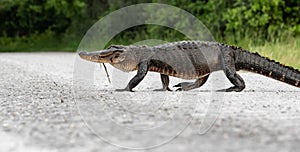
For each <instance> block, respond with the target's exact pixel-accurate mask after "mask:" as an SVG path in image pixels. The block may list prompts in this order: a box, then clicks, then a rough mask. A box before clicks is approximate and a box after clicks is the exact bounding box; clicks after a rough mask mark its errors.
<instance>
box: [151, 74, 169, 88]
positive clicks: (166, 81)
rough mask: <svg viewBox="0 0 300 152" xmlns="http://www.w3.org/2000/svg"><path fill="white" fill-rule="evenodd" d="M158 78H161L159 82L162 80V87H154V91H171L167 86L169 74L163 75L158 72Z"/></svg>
mask: <svg viewBox="0 0 300 152" xmlns="http://www.w3.org/2000/svg"><path fill="white" fill-rule="evenodd" d="M160 78H161V82H162V86H163V88H162V89H155V90H154V91H172V90H171V89H170V88H169V82H170V80H169V76H168V75H164V74H160Z"/></svg>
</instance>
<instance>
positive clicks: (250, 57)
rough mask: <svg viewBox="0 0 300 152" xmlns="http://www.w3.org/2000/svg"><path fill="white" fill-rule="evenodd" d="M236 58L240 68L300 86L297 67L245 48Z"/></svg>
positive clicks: (238, 52)
mask: <svg viewBox="0 0 300 152" xmlns="http://www.w3.org/2000/svg"><path fill="white" fill-rule="evenodd" d="M235 60H236V61H237V62H236V66H237V67H236V68H237V69H238V70H239V69H241V70H247V71H251V72H255V73H258V74H261V75H264V76H267V77H270V78H273V79H275V80H279V81H282V82H284V83H287V84H290V85H293V86H295V87H298V88H300V71H299V70H297V69H294V68H292V67H289V66H285V65H283V64H281V63H279V62H276V61H274V60H271V59H269V58H266V57H263V56H261V55H259V54H258V53H251V52H248V51H244V50H238V51H237V52H236V54H235Z"/></svg>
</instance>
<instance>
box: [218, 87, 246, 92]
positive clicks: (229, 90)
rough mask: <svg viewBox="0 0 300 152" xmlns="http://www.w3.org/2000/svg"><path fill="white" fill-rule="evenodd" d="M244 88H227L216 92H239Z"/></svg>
mask: <svg viewBox="0 0 300 152" xmlns="http://www.w3.org/2000/svg"><path fill="white" fill-rule="evenodd" d="M243 89H244V88H239V87H235V86H234V87H230V88H227V89H221V90H217V92H233V91H235V92H241V91H242V90H243Z"/></svg>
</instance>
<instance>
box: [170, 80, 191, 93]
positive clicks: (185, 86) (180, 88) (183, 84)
mask: <svg viewBox="0 0 300 152" xmlns="http://www.w3.org/2000/svg"><path fill="white" fill-rule="evenodd" d="M193 84H194V83H191V82H181V83H178V84H176V85H174V86H173V87H177V88H178V89H176V91H188V90H191V85H193Z"/></svg>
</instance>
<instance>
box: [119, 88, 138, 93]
mask: <svg viewBox="0 0 300 152" xmlns="http://www.w3.org/2000/svg"><path fill="white" fill-rule="evenodd" d="M116 91H117V92H123V91H130V92H134V91H132V90H131V89H127V88H124V89H116Z"/></svg>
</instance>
